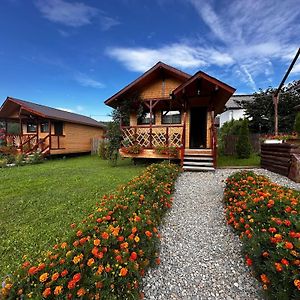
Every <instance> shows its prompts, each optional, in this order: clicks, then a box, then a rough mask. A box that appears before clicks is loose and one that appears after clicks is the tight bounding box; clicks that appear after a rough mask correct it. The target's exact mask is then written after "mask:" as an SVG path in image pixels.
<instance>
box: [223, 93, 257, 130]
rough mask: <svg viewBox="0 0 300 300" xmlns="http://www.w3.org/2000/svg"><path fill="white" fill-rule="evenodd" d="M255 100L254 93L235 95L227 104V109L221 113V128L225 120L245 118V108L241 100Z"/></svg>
mask: <svg viewBox="0 0 300 300" xmlns="http://www.w3.org/2000/svg"><path fill="white" fill-rule="evenodd" d="M253 100H254V96H253V95H233V96H232V97H231V98H230V99H229V100H228V101H227V103H226V104H225V111H224V112H223V113H221V114H220V115H219V127H220V128H221V127H222V126H223V124H224V123H225V122H228V121H231V120H239V119H243V118H244V117H245V109H243V108H242V106H241V104H240V102H241V101H247V102H252V101H253Z"/></svg>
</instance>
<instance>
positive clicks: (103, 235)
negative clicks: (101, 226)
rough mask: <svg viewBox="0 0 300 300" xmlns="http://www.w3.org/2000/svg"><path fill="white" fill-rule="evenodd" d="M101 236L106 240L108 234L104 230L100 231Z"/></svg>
mask: <svg viewBox="0 0 300 300" xmlns="http://www.w3.org/2000/svg"><path fill="white" fill-rule="evenodd" d="M101 236H102V238H103V239H105V240H107V239H108V238H109V234H108V233H107V232H106V231H104V232H102V234H101Z"/></svg>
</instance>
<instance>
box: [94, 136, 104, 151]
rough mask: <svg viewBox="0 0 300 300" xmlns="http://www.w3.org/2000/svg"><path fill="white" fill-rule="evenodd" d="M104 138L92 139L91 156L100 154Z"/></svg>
mask: <svg viewBox="0 0 300 300" xmlns="http://www.w3.org/2000/svg"><path fill="white" fill-rule="evenodd" d="M105 140H106V139H103V138H92V139H91V154H98V149H99V144H100V142H103V141H105Z"/></svg>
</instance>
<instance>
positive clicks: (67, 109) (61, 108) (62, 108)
mask: <svg viewBox="0 0 300 300" xmlns="http://www.w3.org/2000/svg"><path fill="white" fill-rule="evenodd" d="M55 108H56V109H60V110H63V111H67V112H70V113H74V112H75V111H74V110H73V109H70V108H66V107H55Z"/></svg>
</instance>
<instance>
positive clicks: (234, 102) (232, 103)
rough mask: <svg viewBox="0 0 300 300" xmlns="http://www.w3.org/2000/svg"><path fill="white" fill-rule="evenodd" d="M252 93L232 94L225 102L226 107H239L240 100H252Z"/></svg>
mask: <svg viewBox="0 0 300 300" xmlns="http://www.w3.org/2000/svg"><path fill="white" fill-rule="evenodd" d="M253 101H254V96H253V95H232V96H231V97H230V98H229V100H228V101H227V103H226V104H225V107H226V109H227V110H228V109H241V108H242V106H241V102H253Z"/></svg>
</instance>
